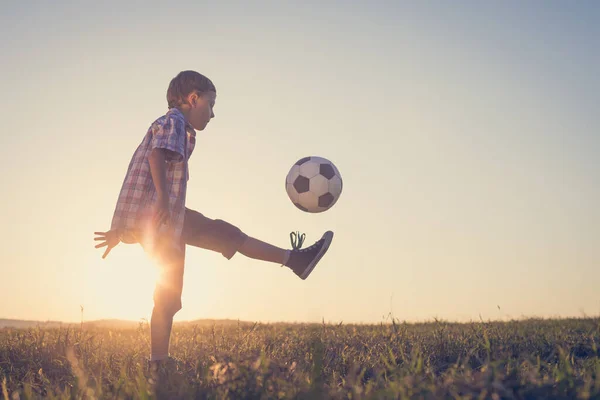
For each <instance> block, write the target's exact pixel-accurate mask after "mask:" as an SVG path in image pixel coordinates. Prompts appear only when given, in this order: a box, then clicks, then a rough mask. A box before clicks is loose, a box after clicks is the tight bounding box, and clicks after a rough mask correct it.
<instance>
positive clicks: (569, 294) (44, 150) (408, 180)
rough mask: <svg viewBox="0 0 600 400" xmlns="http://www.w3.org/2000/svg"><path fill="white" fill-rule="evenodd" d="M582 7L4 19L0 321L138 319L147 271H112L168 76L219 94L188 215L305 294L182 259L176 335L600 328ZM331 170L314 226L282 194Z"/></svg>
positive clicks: (596, 148) (31, 7)
mask: <svg viewBox="0 0 600 400" xmlns="http://www.w3.org/2000/svg"><path fill="white" fill-rule="evenodd" d="M599 19H600V5H599V3H598V2H595V1H577V2H566V1H544V2H541V1H539V2H526V3H524V2H519V1H504V2H491V1H489V2H481V1H459V2H446V1H426V2H422V1H419V2H416V1H415V2H391V1H389V2H387V1H386V2H384V1H373V2H355V1H344V2H342V1H325V2H312V1H311V2H251V3H250V2H241V1H240V2H231V1H219V2H215V1H211V2H203V1H191V2H184V1H181V2H171V3H169V2H148V1H144V2H142V1H127V2H111V1H106V2H91V1H83V2H68V1H63V0H60V1H55V2H52V4H50V3H49V2H45V1H22V2H9V3H7V4H4V5H3V6H2V13H1V14H0V51H1V53H2V62H1V63H0V93H1V95H0V109H1V110H2V111H1V116H2V118H1V121H2V129H3V132H2V134H1V135H0V168H1V170H2V171H3V173H2V174H1V177H0V183H1V185H2V188H3V190H2V194H3V196H2V197H3V201H2V204H3V207H1V208H0V222H1V225H0V226H2V229H1V230H0V251H1V253H2V258H3V260H2V262H1V263H0V282H1V285H0V286H1V287H2V290H0V318H16V319H31V320H61V321H74V322H75V321H79V320H80V318H81V307H83V318H84V319H86V320H94V319H105V318H120V319H132V320H140V319H143V318H149V316H150V313H151V309H152V291H153V284H154V281H155V279H156V276H157V274H156V267H155V266H154V265H153V264H152V263H151V262H150V260H149V259H148V257H147V256H146V255H145V254H144V252H143V251H142V249H141V248H140V247H139V246H136V245H119V246H118V247H117V248H115V249H114V250H113V252H112V253H111V254H110V255H109V257H108V258H107V259H106V260H102V259H101V251H100V250H96V249H94V244H95V243H94V241H93V232H94V231H98V230H107V229H109V227H110V222H111V218H112V213H113V211H114V207H115V204H116V200H117V196H118V193H119V189H120V187H121V184H122V181H123V178H124V175H125V172H126V169H127V165H128V163H129V160H130V158H131V156H132V154H133V152H134V150H135V149H136V147H137V145H138V144H139V143H140V142H141V140H142V138H143V136H144V134H145V133H146V130H147V129H148V127H149V125H150V123H151V122H152V121H154V120H155V119H156V118H158V117H159V116H161V115H163V114H164V113H165V112H166V110H167V104H166V99H165V96H166V89H167V86H168V84H169V81H170V80H171V79H172V78H173V77H174V76H175V75H176V74H177V73H178V72H179V71H182V70H187V69H193V70H197V71H198V72H201V73H203V74H205V75H207V76H208V77H209V78H210V79H211V80H212V81H213V82H214V83H215V85H216V88H217V93H218V94H217V102H216V106H215V109H214V112H215V115H216V117H215V119H214V120H213V121H212V122H211V123H210V124H209V127H208V128H207V129H206V130H204V131H202V132H198V136H197V144H196V149H195V151H194V154H193V155H192V157H191V160H190V181H189V183H188V197H187V204H188V207H190V208H193V209H196V210H198V211H200V212H202V213H203V214H205V215H206V216H208V217H210V218H215V219H216V218H220V219H223V220H226V221H229V222H230V223H232V224H235V225H236V226H238V227H240V228H241V229H242V230H243V231H244V232H245V233H247V234H249V235H250V236H253V237H256V238H258V239H261V240H264V241H267V242H269V243H272V244H274V245H276V246H280V247H289V246H290V243H289V233H290V232H291V231H301V232H304V233H306V236H307V238H306V245H309V244H311V243H312V242H314V241H316V240H317V239H318V238H320V236H321V235H322V233H323V232H324V231H326V230H329V229H330V230H333V231H334V232H335V238H334V241H333V243H332V245H331V248H330V250H329V252H328V253H327V254H326V256H325V257H324V258H323V259H322V261H321V262H320V264H319V265H318V266H317V268H316V269H315V271H314V272H313V273H312V275H311V276H310V277H309V278H308V279H307V280H306V281H302V280H300V279H298V278H297V277H296V276H295V275H294V274H293V273H292V272H291V271H289V270H287V269H286V268H281V267H280V266H279V265H275V264H268V263H265V262H261V261H255V260H250V259H247V258H245V257H244V256H242V255H240V254H237V255H236V256H234V257H233V258H232V259H231V260H229V261H228V260H226V259H225V258H224V257H222V256H221V255H220V254H217V253H212V252H209V251H207V250H202V249H197V248H191V249H188V252H187V260H186V261H187V262H186V271H185V284H184V291H183V309H182V310H181V311H180V312H179V313H178V314H177V315H176V317H175V319H176V320H192V319H197V318H230V319H241V320H251V321H263V322H274V321H296V322H311V321H322V320H324V321H326V322H340V321H344V322H346V323H351V322H356V323H379V322H385V321H389V319H390V318H391V317H393V318H396V319H398V320H405V321H426V320H432V319H433V318H438V319H445V320H451V321H470V320H479V319H480V318H483V319H511V318H523V317H531V316H537V317H567V316H575V317H578V316H583V315H598V314H599V312H600V291H598V289H597V286H598V282H600V268H599V267H600V211H599V208H598V204H600V157H599V155H600V129H599V127H600V120H599V118H600V117H599V115H600V108H599V104H600V75H599V74H598V71H599V70H600V47H599V46H598V43H597V41H598V38H599V37H600V24H598V20H599ZM310 155H314V156H320V157H325V158H327V159H329V160H331V161H332V162H333V163H334V164H335V165H336V166H337V167H338V169H339V170H340V173H341V175H342V178H343V181H344V190H343V192H342V195H341V197H340V199H339V201H338V202H337V203H336V204H335V206H334V207H333V208H331V209H330V210H328V211H326V212H324V213H320V214H309V213H304V212H302V211H300V210H298V209H297V208H296V207H294V206H293V204H292V203H291V201H290V200H289V199H288V197H287V194H286V192H285V189H284V185H283V182H284V179H285V176H286V175H287V173H288V171H289V169H290V167H291V166H292V165H293V164H294V163H295V162H296V161H297V160H298V159H300V158H302V157H305V156H310Z"/></svg>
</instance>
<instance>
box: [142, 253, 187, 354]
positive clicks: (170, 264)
mask: <svg viewBox="0 0 600 400" xmlns="http://www.w3.org/2000/svg"><path fill="white" fill-rule="evenodd" d="M157 254H158V256H157V258H158V262H159V268H160V275H159V279H158V281H157V282H156V288H155V290H154V309H153V310H152V318H151V320H150V344H151V361H157V360H162V359H165V358H167V357H168V356H169V340H170V337H171V329H172V327H173V316H174V315H175V314H176V313H177V311H179V310H181V292H182V289H183V271H184V261H185V245H184V244H182V245H181V248H180V249H176V248H174V247H172V246H168V247H167V246H166V244H165V247H164V248H163V249H160V250H159V251H158V252H157Z"/></svg>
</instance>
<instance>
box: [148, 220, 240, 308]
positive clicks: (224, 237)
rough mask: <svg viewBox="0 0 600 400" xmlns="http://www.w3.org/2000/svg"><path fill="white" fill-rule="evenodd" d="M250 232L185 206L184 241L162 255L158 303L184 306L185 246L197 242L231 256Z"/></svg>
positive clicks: (177, 306)
mask: <svg viewBox="0 0 600 400" xmlns="http://www.w3.org/2000/svg"><path fill="white" fill-rule="evenodd" d="M247 237H248V236H247V235H246V234H244V233H243V232H242V231H241V230H240V229H239V228H238V227H236V226H234V225H232V224H230V223H228V222H225V221H223V220H220V219H215V220H213V219H210V218H207V217H205V216H204V215H202V214H201V213H199V212H197V211H194V210H190V209H188V208H186V209H185V219H184V223H183V232H182V235H181V241H182V243H181V244H182V245H181V246H180V248H177V247H172V246H168V247H165V251H164V252H163V254H162V255H161V257H159V259H158V262H159V267H160V277H159V280H158V282H157V284H156V288H155V290H154V307H155V308H158V309H161V310H163V311H166V312H168V313H172V314H173V315H174V314H175V313H176V312H177V311H179V310H181V306H182V305H181V293H182V290H183V272H184V265H185V247H186V245H188V246H194V247H199V248H202V249H207V250H212V251H215V252H218V253H221V254H222V255H223V257H225V258H227V259H228V260H229V259H231V258H232V257H233V256H234V255H235V253H237V251H238V249H239V248H240V247H241V246H242V244H243V243H244V241H245V240H246V238H247Z"/></svg>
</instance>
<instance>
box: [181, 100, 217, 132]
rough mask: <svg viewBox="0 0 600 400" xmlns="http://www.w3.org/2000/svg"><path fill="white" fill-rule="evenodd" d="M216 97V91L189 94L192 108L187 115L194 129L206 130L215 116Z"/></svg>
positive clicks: (189, 102)
mask: <svg viewBox="0 0 600 400" xmlns="http://www.w3.org/2000/svg"><path fill="white" fill-rule="evenodd" d="M216 98H217V94H216V93H215V92H204V93H201V94H200V95H198V94H197V93H192V94H190V95H189V97H188V104H189V105H190V110H189V114H188V115H187V117H188V121H189V122H190V124H191V125H192V126H193V127H194V129H196V130H198V131H201V130H204V128H206V125H207V124H208V122H209V121H210V120H211V119H212V118H214V117H215V113H214V112H213V108H214V106H215V101H216Z"/></svg>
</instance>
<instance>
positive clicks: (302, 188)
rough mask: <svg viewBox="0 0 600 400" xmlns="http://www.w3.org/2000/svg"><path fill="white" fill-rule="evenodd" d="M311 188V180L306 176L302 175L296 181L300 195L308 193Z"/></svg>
mask: <svg viewBox="0 0 600 400" xmlns="http://www.w3.org/2000/svg"><path fill="white" fill-rule="evenodd" d="M309 187H310V179H308V178H307V177H305V176H302V175H300V176H299V177H297V178H296V180H295V181H294V188H295V189H296V192H298V193H306V192H308V189H309Z"/></svg>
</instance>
